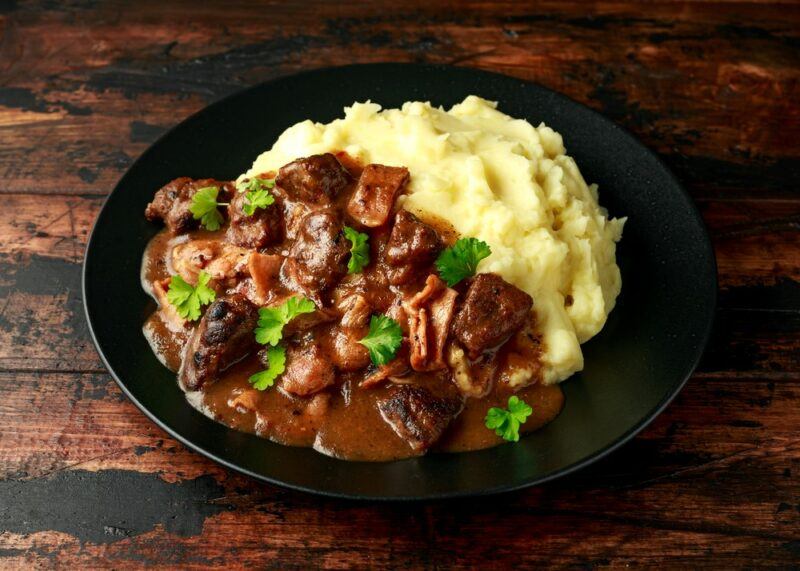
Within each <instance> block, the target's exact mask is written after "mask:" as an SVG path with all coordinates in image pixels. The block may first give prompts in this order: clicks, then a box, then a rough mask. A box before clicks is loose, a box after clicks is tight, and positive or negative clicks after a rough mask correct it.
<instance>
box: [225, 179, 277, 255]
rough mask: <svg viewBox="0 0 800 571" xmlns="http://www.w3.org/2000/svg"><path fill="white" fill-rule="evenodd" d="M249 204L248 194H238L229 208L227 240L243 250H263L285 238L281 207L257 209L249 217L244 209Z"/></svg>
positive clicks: (274, 205) (273, 206) (273, 205)
mask: <svg viewBox="0 0 800 571" xmlns="http://www.w3.org/2000/svg"><path fill="white" fill-rule="evenodd" d="M246 203H247V193H246V192H237V193H236V194H235V195H234V196H233V198H232V199H231V202H230V205H229V206H228V218H229V219H230V225H229V226H228V231H227V233H226V234H225V239H226V240H227V241H228V242H230V243H231V244H236V245H237V246H241V247H243V248H255V249H261V248H264V247H266V246H268V245H270V244H274V243H275V242H277V241H279V240H280V239H281V237H282V236H283V217H282V216H281V210H280V206H279V205H278V204H271V205H269V206H267V207H266V208H256V210H255V212H253V214H251V215H250V216H248V215H247V214H245V212H244V210H243V207H244V205H245V204H246Z"/></svg>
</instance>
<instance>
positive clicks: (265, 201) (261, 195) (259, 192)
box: [236, 177, 275, 216]
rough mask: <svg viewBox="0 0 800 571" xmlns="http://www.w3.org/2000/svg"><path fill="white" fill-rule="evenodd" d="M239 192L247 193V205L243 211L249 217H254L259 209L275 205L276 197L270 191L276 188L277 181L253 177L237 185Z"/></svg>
mask: <svg viewBox="0 0 800 571" xmlns="http://www.w3.org/2000/svg"><path fill="white" fill-rule="evenodd" d="M236 188H237V189H238V190H239V192H244V193H245V196H244V198H245V201H246V202H245V203H244V205H243V206H242V211H243V212H244V213H245V214H246V215H247V216H252V215H253V214H255V211H256V210H257V209H258V208H266V207H267V206H270V205H271V204H274V203H275V197H274V196H272V194H270V192H269V191H270V190H271V189H273V188H275V180H274V179H270V178H259V177H253V178H251V179H247V180H245V181H242V182H240V183H238V184H237V185H236Z"/></svg>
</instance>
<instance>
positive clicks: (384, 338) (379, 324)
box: [359, 315, 403, 365]
mask: <svg viewBox="0 0 800 571" xmlns="http://www.w3.org/2000/svg"><path fill="white" fill-rule="evenodd" d="M402 342H403V330H402V329H400V324H399V323H397V322H396V321H395V320H394V319H392V318H391V317H387V316H386V315H373V316H372V318H371V319H370V321H369V332H368V333H367V335H366V337H364V338H363V339H362V340H361V341H359V343H361V344H362V345H363V346H364V347H366V348H367V350H369V358H370V360H371V361H372V363H373V364H374V365H385V364H386V363H388V362H389V361H391V360H392V359H394V356H395V355H396V354H397V350H398V349H399V348H400V344H401V343H402Z"/></svg>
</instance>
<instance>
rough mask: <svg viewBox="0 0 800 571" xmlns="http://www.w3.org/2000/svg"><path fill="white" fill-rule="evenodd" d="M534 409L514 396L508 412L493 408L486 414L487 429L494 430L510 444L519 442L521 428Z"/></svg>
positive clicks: (509, 403) (509, 402)
mask: <svg viewBox="0 0 800 571" xmlns="http://www.w3.org/2000/svg"><path fill="white" fill-rule="evenodd" d="M532 412H533V409H532V408H531V407H530V406H529V405H528V404H527V403H526V402H525V401H524V400H522V399H520V398H519V397H517V396H516V395H515V396H512V397H510V398H509V399H508V410H506V409H504V408H497V407H494V406H493V407H492V408H490V409H489V412H487V413H486V419H485V420H484V422H485V423H486V428H488V429H489V430H494V433H495V434H497V436H501V437H502V438H503V439H504V440H508V441H509V442H517V441H519V427H520V425H521V424H523V423H524V422H525V420H527V418H528V417H529V416H530V415H531V413H532Z"/></svg>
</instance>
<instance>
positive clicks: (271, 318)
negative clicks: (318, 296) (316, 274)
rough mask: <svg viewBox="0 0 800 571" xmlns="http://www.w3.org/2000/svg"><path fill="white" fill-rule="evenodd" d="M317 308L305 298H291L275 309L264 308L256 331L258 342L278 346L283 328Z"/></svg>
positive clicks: (259, 312)
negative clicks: (299, 316)
mask: <svg viewBox="0 0 800 571" xmlns="http://www.w3.org/2000/svg"><path fill="white" fill-rule="evenodd" d="M316 308H317V306H316V305H314V302H313V301H311V300H310V299H306V298H304V297H290V298H289V299H287V300H286V301H285V302H283V303H282V304H280V305H278V306H275V307H262V308H261V309H259V310H258V327H256V329H255V333H256V341H258V342H259V343H261V344H262V345H272V346H273V347H274V346H275V345H277V344H278V343H279V342H280V340H281V338H282V337H283V326H284V325H286V324H287V323H289V322H290V321H291V320H292V319H294V318H295V317H297V316H298V315H301V314H303V313H311V312H312V311H314V310H315V309H316Z"/></svg>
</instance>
